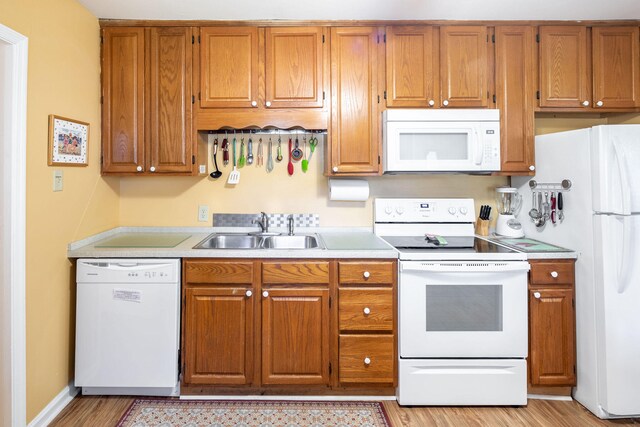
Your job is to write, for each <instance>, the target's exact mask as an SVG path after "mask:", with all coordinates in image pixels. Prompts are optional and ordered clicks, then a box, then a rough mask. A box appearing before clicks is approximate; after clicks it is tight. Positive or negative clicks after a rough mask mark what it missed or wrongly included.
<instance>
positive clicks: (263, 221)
mask: <svg viewBox="0 0 640 427" xmlns="http://www.w3.org/2000/svg"><path fill="white" fill-rule="evenodd" d="M251 223H252V224H258V227H260V231H261V232H263V233H268V232H269V217H268V216H267V214H266V213H264V212H260V219H254V220H253V221H251Z"/></svg>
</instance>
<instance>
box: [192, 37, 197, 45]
mask: <svg viewBox="0 0 640 427" xmlns="http://www.w3.org/2000/svg"><path fill="white" fill-rule="evenodd" d="M191 44H196V36H191Z"/></svg>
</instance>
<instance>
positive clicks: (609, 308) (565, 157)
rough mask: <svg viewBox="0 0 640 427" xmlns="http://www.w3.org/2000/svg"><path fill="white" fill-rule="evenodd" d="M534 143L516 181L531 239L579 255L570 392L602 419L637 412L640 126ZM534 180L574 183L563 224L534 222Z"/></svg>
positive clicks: (566, 200) (639, 390)
mask: <svg viewBox="0 0 640 427" xmlns="http://www.w3.org/2000/svg"><path fill="white" fill-rule="evenodd" d="M535 145H536V147H535V149H536V164H537V171H536V175H535V176H534V177H514V178H513V180H512V184H513V185H514V186H515V187H518V188H519V191H520V193H521V194H522V196H523V207H522V209H521V211H520V212H521V213H520V220H521V222H522V224H523V227H524V230H525V234H526V236H527V237H531V238H534V239H538V240H541V241H544V242H548V243H553V244H556V245H559V246H564V247H567V248H570V249H574V250H576V251H577V252H578V259H577V261H576V334H577V335H576V338H577V386H576V387H575V389H574V390H573V396H574V398H575V399H576V400H578V401H579V402H580V403H582V404H583V405H584V406H585V407H587V408H588V409H589V410H590V411H591V412H593V413H594V414H595V415H597V416H598V417H600V418H620V417H640V125H605V126H595V127H593V128H589V129H581V130H575V131H569V132H560V133H554V134H549V135H541V136H538V137H536V141H535ZM531 179H534V180H536V181H537V182H538V183H544V184H553V183H560V182H561V181H562V180H563V179H569V180H571V182H572V187H571V188H570V190H569V191H563V202H564V203H563V205H564V206H563V208H564V221H562V222H558V221H557V222H556V224H552V223H551V221H547V223H546V225H545V226H544V227H542V228H538V227H536V226H535V225H534V224H533V222H532V221H531V220H530V219H529V216H528V212H529V209H531V205H532V192H531V189H530V187H529V181H530V180H531ZM543 191H544V190H543Z"/></svg>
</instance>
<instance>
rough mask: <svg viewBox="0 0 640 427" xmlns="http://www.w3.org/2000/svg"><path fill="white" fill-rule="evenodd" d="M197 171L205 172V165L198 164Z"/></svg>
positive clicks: (201, 173)
mask: <svg viewBox="0 0 640 427" xmlns="http://www.w3.org/2000/svg"><path fill="white" fill-rule="evenodd" d="M198 172H199V173H200V175H203V174H205V173H207V165H198Z"/></svg>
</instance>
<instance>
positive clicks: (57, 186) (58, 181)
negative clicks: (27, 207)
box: [53, 170, 62, 191]
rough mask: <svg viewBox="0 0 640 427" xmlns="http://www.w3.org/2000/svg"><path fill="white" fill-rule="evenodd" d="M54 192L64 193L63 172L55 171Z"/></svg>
mask: <svg viewBox="0 0 640 427" xmlns="http://www.w3.org/2000/svg"><path fill="white" fill-rule="evenodd" d="M53 191H62V171H60V170H56V171H53Z"/></svg>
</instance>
